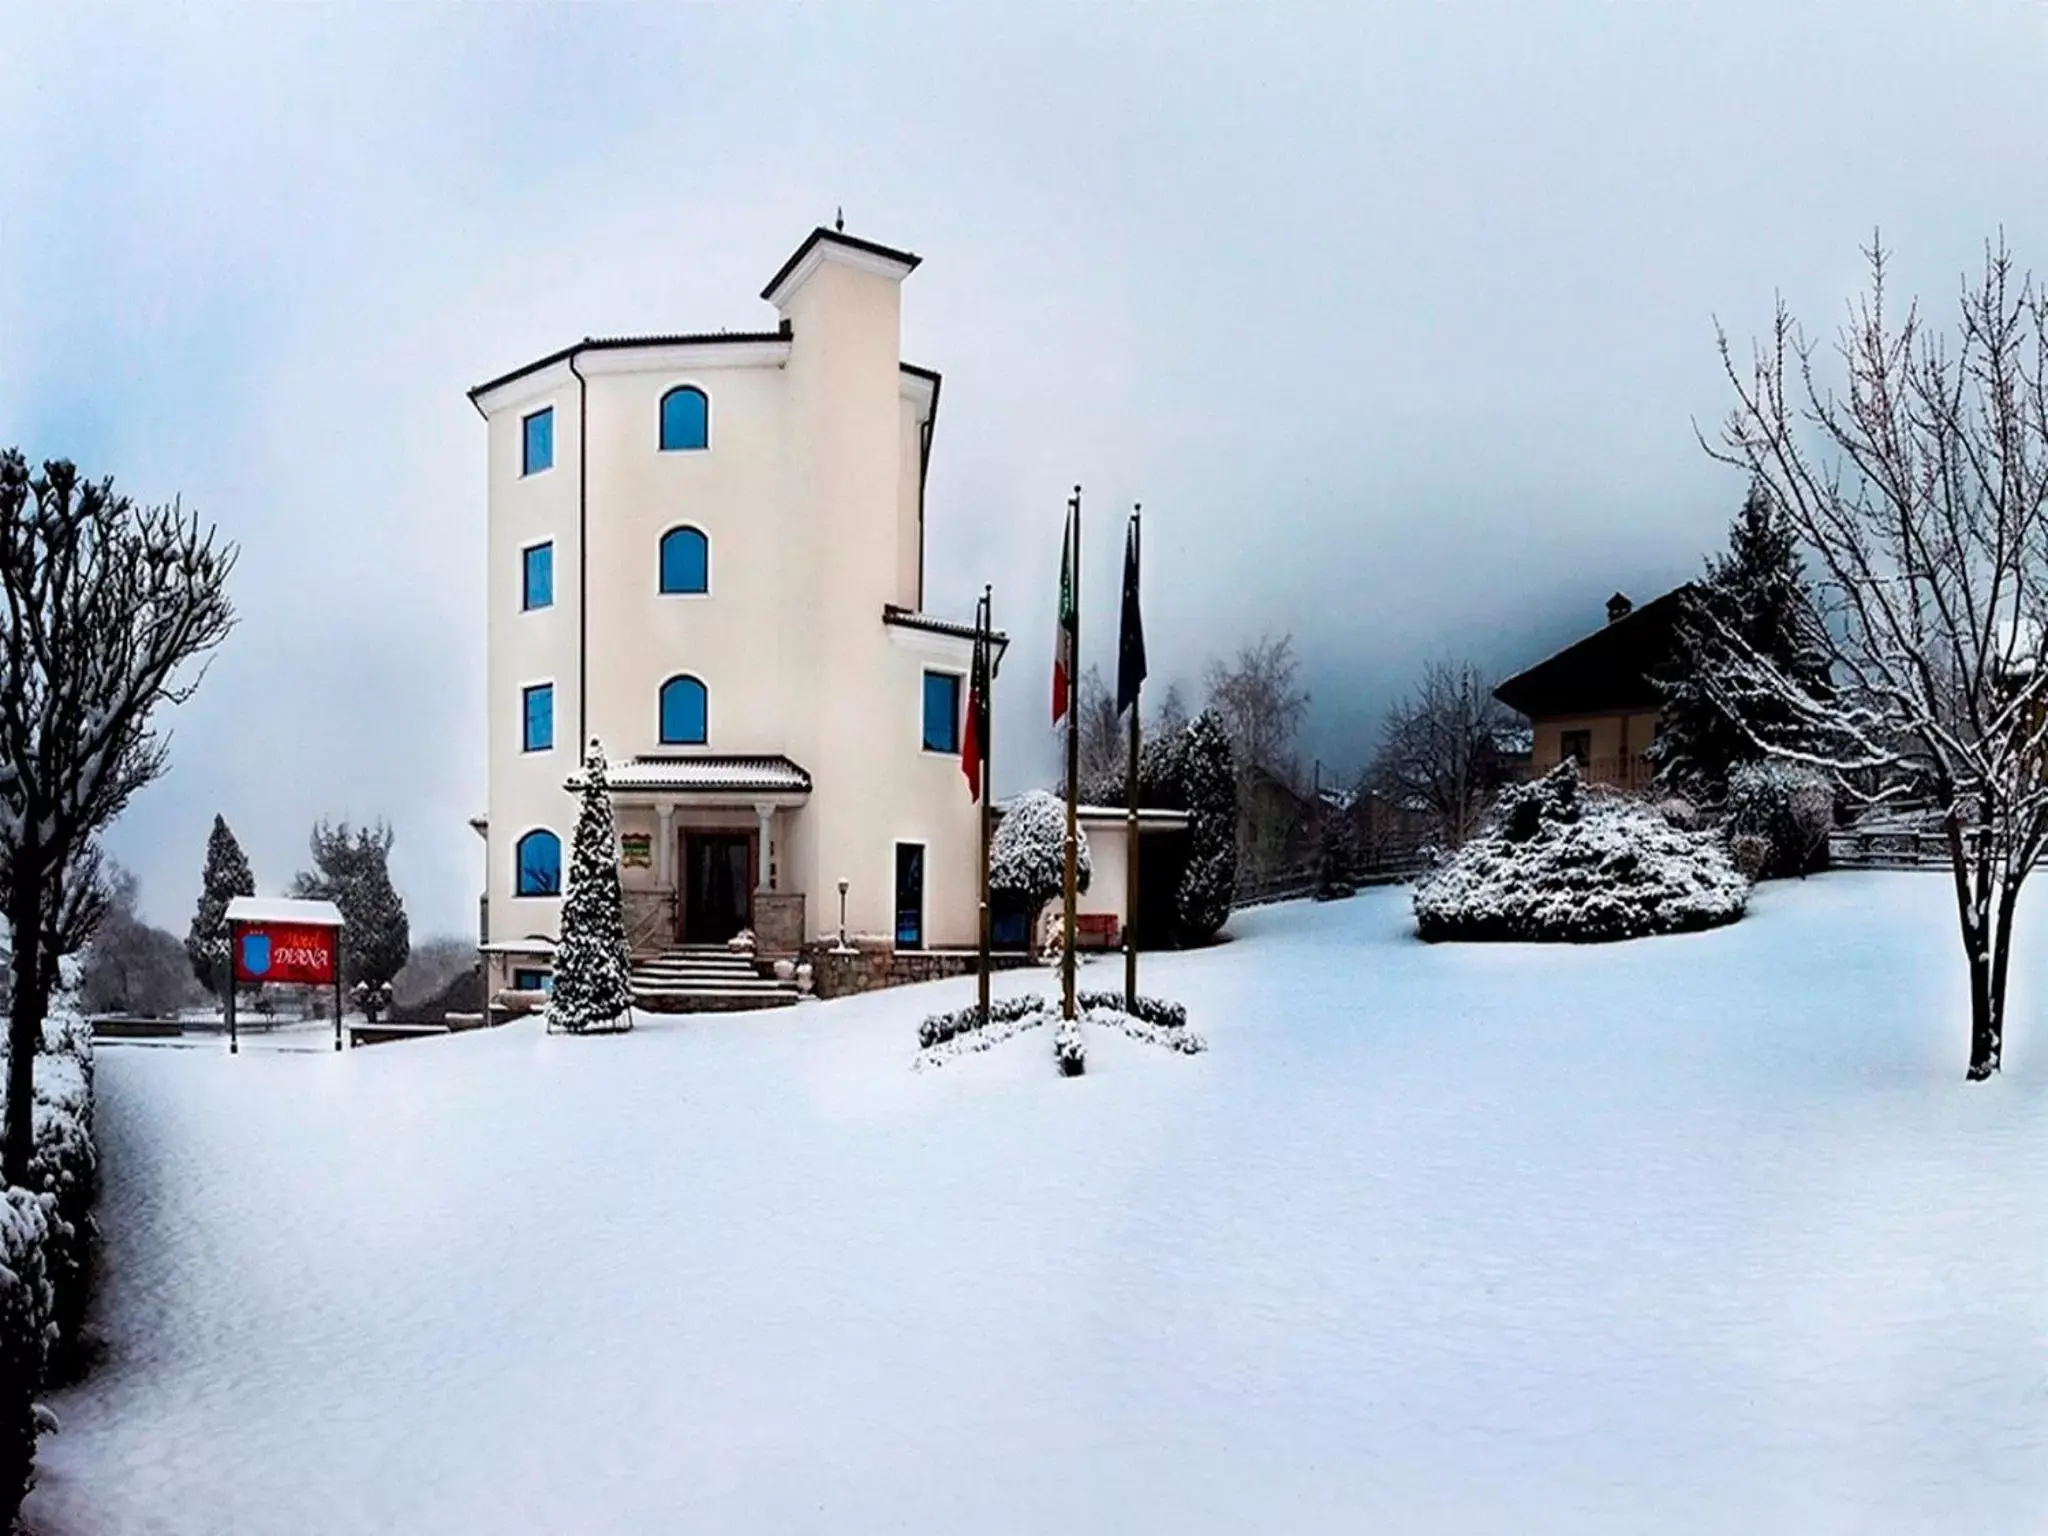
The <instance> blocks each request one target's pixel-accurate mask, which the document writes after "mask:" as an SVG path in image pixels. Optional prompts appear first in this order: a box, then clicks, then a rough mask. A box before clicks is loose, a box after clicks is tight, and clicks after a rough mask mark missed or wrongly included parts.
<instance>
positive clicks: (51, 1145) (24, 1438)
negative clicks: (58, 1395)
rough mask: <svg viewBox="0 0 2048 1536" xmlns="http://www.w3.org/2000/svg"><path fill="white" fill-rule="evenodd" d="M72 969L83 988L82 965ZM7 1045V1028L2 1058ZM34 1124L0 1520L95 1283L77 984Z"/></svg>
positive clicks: (3, 1326)
mask: <svg viewBox="0 0 2048 1536" xmlns="http://www.w3.org/2000/svg"><path fill="white" fill-rule="evenodd" d="M65 974H66V979H67V981H68V982H70V983H73V984H74V986H75V983H76V980H77V972H76V970H75V969H72V968H69V967H67V970H66V973H65ZM4 1046H5V1038H4V1033H0V1063H4V1061H5V1059H6V1052H5V1049H4ZM4 1083H5V1071H4V1069H0V1085H4ZM34 1125H35V1150H34V1152H33V1153H32V1154H31V1157H30V1161H29V1180H30V1187H29V1188H27V1189H8V1190H6V1191H5V1204H4V1206H0V1527H4V1526H5V1523H6V1522H7V1521H8V1520H9V1519H11V1518H12V1515H13V1511H14V1509H15V1508H16V1506H17V1505H18V1504H19V1502H20V1499H21V1497H22V1495H23V1494H25V1493H26V1492H27V1491H28V1482H29V1475H30V1468H31V1465H32V1463H33V1460H34V1455H35V1437H36V1418H35V1409H34V1399H35V1395H36V1393H37V1392H38V1391H39V1390H41V1388H42V1387H43V1386H45V1385H46V1384H48V1383H49V1382H50V1381H51V1380H53V1379H56V1378H58V1377H60V1376H62V1375H63V1374H65V1373H67V1372H68V1371H69V1369H70V1368H71V1367H72V1365H73V1364H74V1363H75V1360H76V1352H77V1348H78V1340H79V1329H80V1326H81V1325H82V1323H83V1322H84V1319H85V1303H86V1295H87V1292H88V1290H89V1289H90V1286H91V1281H92V1253H93V1240H94V1238H95V1236H96V1235H97V1234H96V1232H95V1229H94V1226H93V1219H92V1203H93V1199H94V1196H95V1194H96V1193H97V1191H98V1183H99V1160H98V1158H97V1156H96V1155H95V1154H94V1151H93V1144H92V1030H91V1027H90V1026H89V1025H87V1024H86V1022H85V1020H84V1019H83V1018H81V1017H80V1016H79V1013H78V1007H77V999H76V993H75V990H72V989H69V988H67V990H65V991H62V992H60V993H58V995H57V996H55V997H53V998H52V999H51V1001H50V1009H49V1016H48V1017H47V1018H46V1019H45V1020H44V1023H43V1041H42V1050H41V1051H40V1052H38V1053H37V1056H36V1063H35V1114H34Z"/></svg>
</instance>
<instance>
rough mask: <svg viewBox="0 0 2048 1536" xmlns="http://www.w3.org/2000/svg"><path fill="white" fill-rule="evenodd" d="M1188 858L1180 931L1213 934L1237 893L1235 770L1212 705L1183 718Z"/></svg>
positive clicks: (1178, 904) (1181, 894) (1225, 733)
mask: <svg viewBox="0 0 2048 1536" xmlns="http://www.w3.org/2000/svg"><path fill="white" fill-rule="evenodd" d="M1181 772H1182V794H1183V800H1184V803H1185V804H1186V806H1187V810H1188V862H1187V869H1186V871H1185V872H1184V873H1183V874H1182V876H1181V883H1180V892H1179V899H1178V901H1177V902H1176V907H1177V910H1178V912H1179V915H1180V924H1181V930H1182V933H1183V935H1184V936H1185V937H1186V938H1188V939H1191V940H1196V941H1199V940H1203V939H1208V938H1213V937H1214V936H1215V934H1216V931H1217V930H1218V929H1220V928H1221V927H1222V926H1223V924H1224V923H1225V921H1226V920H1228V918H1229V917H1230V903H1231V900H1232V898H1233V897H1234V896H1235V895H1236V894H1237V771H1236V767H1235V765H1234V763H1233V762H1232V754H1231V747H1230V733H1229V732H1228V731H1227V730H1225V729H1224V725H1223V720H1222V718H1221V717H1220V716H1219V715H1218V714H1217V713H1216V711H1215V710H1213V709H1205V710H1203V711H1202V712H1201V713H1200V714H1199V715H1197V716H1195V718H1194V719H1193V720H1191V721H1189V722H1188V729H1187V746H1186V749H1185V752H1184V756H1183V760H1182V770H1181Z"/></svg>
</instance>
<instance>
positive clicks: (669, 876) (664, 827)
mask: <svg viewBox="0 0 2048 1536" xmlns="http://www.w3.org/2000/svg"><path fill="white" fill-rule="evenodd" d="M654 816H655V820H656V822H657V823H659V825H660V829H661V830H660V831H658V832H657V833H656V834H655V837H656V839H657V842H658V846H657V847H656V849H655V853H654V883H655V884H656V885H658V886H660V887H661V888H662V889H663V890H665V891H672V890H674V889H675V888H676V879H675V870H676V829H675V817H676V808H675V807H674V806H673V805H669V804H667V803H666V802H662V803H658V804H657V805H656V806H655V807H654Z"/></svg>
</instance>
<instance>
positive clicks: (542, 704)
mask: <svg viewBox="0 0 2048 1536" xmlns="http://www.w3.org/2000/svg"><path fill="white" fill-rule="evenodd" d="M519 701H520V709H519V719H520V726H519V749H520V751H522V752H546V751H548V750H549V749H550V748H552V747H553V746H554V744H555V685H554V684H553V683H536V684H535V685H534V686H533V687H531V688H523V689H521V690H520V693H519Z"/></svg>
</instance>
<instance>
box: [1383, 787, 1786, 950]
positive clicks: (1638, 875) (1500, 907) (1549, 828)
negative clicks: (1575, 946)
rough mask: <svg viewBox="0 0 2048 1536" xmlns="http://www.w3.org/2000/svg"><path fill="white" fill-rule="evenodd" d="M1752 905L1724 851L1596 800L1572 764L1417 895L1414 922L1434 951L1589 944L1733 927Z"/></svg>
mask: <svg viewBox="0 0 2048 1536" xmlns="http://www.w3.org/2000/svg"><path fill="white" fill-rule="evenodd" d="M1748 896H1749V884H1748V882H1747V881H1746V880H1744V879H1743V877H1742V876H1741V875H1740V874H1739V873H1738V872H1737V871H1736V869H1735V867H1734V865H1732V864H1731V863H1730V862H1729V859H1728V854H1727V852H1726V851H1725V850H1724V849H1723V848H1722V846H1721V844H1720V842H1719V840H1718V839H1716V838H1715V837H1714V836H1712V835H1711V834H1709V833H1704V832H1688V831H1685V830H1683V829H1681V828H1679V827H1674V826H1673V825H1671V823H1670V822H1669V821H1667V820H1666V819H1665V818H1664V817H1663V816H1661V815H1659V814H1658V812H1657V811H1656V810H1655V809H1653V808H1652V807H1650V806H1648V805H1645V804H1643V803H1642V802H1641V801H1638V800H1634V799H1631V798H1629V797H1627V796H1624V795H1619V794H1616V793H1614V792H1612V791H1608V790H1601V789H1588V788H1587V787H1586V786H1585V785H1583V784H1582V783H1581V782H1580V780H1579V775H1578V769H1577V767H1576V765H1574V764H1573V763H1572V762H1570V761H1569V760H1567V761H1566V762H1564V763H1561V764H1560V765H1559V766H1558V767H1557V768H1556V769H1555V770H1553V771H1552V772H1551V773H1549V774H1547V775H1545V776H1544V777H1543V778H1541V779H1538V780H1536V781H1535V782H1534V783H1532V784H1526V785H1523V786H1522V787H1520V788H1519V789H1516V790H1512V791H1510V792H1509V793H1508V794H1507V795H1505V796H1503V797H1502V800H1501V803H1500V805H1499V806H1498V808H1497V809H1496V811H1495V813H1494V816H1493V818H1492V819H1491V820H1490V821H1489V823H1488V825H1487V827H1486V829H1485V830H1484V831H1483V832H1482V833H1481V834H1480V835H1479V836H1478V837H1475V838H1473V839H1472V840H1471V841H1470V842H1468V843H1466V844H1465V846H1464V847H1463V848H1461V849H1459V850H1458V851H1457V852H1456V853H1455V854H1453V855H1451V856H1450V857H1449V858H1447V859H1446V860H1445V861H1444V862H1443V863H1442V864H1440V865H1439V866H1438V867H1437V868H1436V869H1434V870H1433V871H1431V872H1430V874H1429V875H1428V876H1427V877H1426V878H1425V879H1424V880H1423V881H1422V883H1421V884H1420V885H1418V886H1417V887H1416V891H1415V918H1416V925H1417V927H1418V929H1419V930H1420V932H1421V935H1422V937H1423V938H1425V939H1432V940H1435V939H1525V940H1545V941H1559V942H1574V943H1588V942H1599V941H1603V940H1608V939H1632V938H1638V937H1640V936H1642V935H1645V934H1653V933H1677V932H1683V931H1686V930H1690V929H1697V928H1711V927H1714V926H1716V925H1717V924H1720V923H1730V922H1733V921H1735V919H1736V918H1738V917H1740V916H1741V915H1742V909H1743V905H1744V903H1745V902H1746V901H1747V900H1748Z"/></svg>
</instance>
